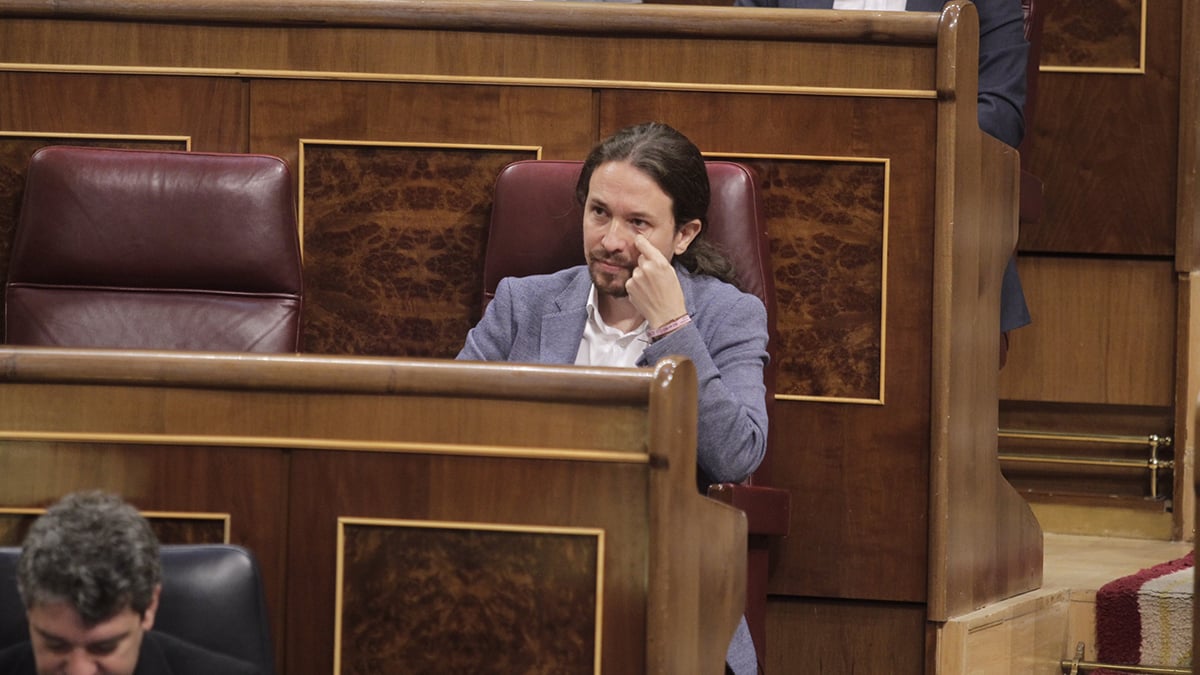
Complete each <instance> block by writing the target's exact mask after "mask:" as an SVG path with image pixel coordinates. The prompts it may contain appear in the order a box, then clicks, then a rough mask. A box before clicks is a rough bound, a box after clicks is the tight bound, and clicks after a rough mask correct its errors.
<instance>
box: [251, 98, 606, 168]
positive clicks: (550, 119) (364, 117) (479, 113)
mask: <svg viewBox="0 0 1200 675" xmlns="http://www.w3.org/2000/svg"><path fill="white" fill-rule="evenodd" d="M250 87H251V104H252V107H253V109H254V115H253V118H252V119H251V132H250V149H251V150H252V151H254V152H267V153H270V154H274V155H279V156H280V157H283V158H285V159H287V160H288V162H289V163H290V164H291V165H292V166H297V159H298V157H297V154H298V152H299V146H298V140H299V139H321V140H345V141H372V142H396V143H462V144H466V145H471V146H489V145H491V146H496V145H516V146H531V147H536V148H541V150H542V158H543V159H555V158H557V159H579V158H580V157H583V156H584V155H586V154H587V152H588V150H590V149H591V147H592V145H593V144H594V143H595V142H596V140H597V138H596V130H595V125H596V122H595V114H594V112H593V104H592V94H591V92H590V90H588V89H562V88H554V87H517V86H484V85H475V86H467V85H447V84H411V83H383V82H375V83H368V82H351V81H340V82H339V81H333V82H328V81H323V82H307V81H286V80H255V81H254V82H252V83H251V85H250ZM435 101H436V102H437V103H436V105H435V104H434V103H433V102H435Z"/></svg>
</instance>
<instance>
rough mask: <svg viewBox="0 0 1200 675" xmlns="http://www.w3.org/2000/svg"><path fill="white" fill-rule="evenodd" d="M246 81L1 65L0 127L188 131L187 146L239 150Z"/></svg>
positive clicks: (244, 132) (245, 126)
mask: <svg viewBox="0 0 1200 675" xmlns="http://www.w3.org/2000/svg"><path fill="white" fill-rule="evenodd" d="M246 88H247V84H246V82H245V81H243V80H239V79H234V78H222V77H166V76H159V77H153V76H150V77H148V76H146V75H137V74H130V75H90V74H77V75H76V74H56V73H12V72H0V91H4V92H6V95H5V96H2V97H0V131H6V132H7V131H41V132H55V133H65V134H85V133H86V134H102V133H103V134H138V135H170V136H187V137H189V138H191V140H192V148H191V149H192V150H200V151H205V152H246V150H247V146H246V139H247V137H248V134H249V114H250V111H249V108H247V97H246ZM8 92H20V95H19V96H18V95H7V93H8Z"/></svg>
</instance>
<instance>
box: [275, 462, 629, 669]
mask: <svg viewBox="0 0 1200 675" xmlns="http://www.w3.org/2000/svg"><path fill="white" fill-rule="evenodd" d="M292 468H293V471H292V477H291V481H290V482H291V489H292V494H293V502H292V505H291V507H290V520H291V523H292V526H291V527H292V532H293V533H294V536H293V537H292V544H291V555H290V558H289V565H290V567H289V573H290V574H291V575H292V577H293V578H299V579H303V578H308V579H323V580H332V579H334V578H335V574H334V571H335V570H334V563H335V561H336V536H335V535H336V533H337V518H339V517H355V516H363V515H366V514H369V515H370V516H372V517H376V518H393V519H404V518H409V519H420V520H433V521H447V522H457V523H468V524H469V523H481V522H486V523H491V524H502V525H513V526H522V527H530V526H542V527H546V526H563V525H568V524H574V525H576V526H579V525H584V524H590V525H591V526H594V527H597V528H602V529H604V530H605V547H606V549H608V550H609V551H610V553H606V563H605V570H604V576H605V579H606V583H605V588H604V596H603V624H602V630H603V635H604V644H605V645H615V646H617V647H618V648H610V649H606V650H605V651H604V652H603V654H602V655H601V656H602V662H603V664H604V672H606V673H627V672H628V673H634V672H642V670H643V665H642V663H643V659H644V656H645V655H644V654H642V653H632V652H628V651H625V652H623V651H621V650H620V649H619V646H620V645H621V644H625V645H629V644H636V642H637V641H641V640H642V639H643V638H642V636H643V635H644V633H645V630H646V624H645V621H646V618H645V607H644V605H643V604H640V603H642V602H644V596H642V599H641V600H639V596H641V594H642V591H640V590H639V589H637V588H634V587H629V586H627V585H626V584H628V583H630V580H631V579H644V573H645V571H644V570H636V569H629V568H626V567H624V565H628V564H629V563H630V562H631V561H632V560H633V559H634V558H636V557H637V556H634V557H633V558H630V557H626V555H625V554H626V553H630V552H632V551H636V550H638V549H639V548H642V549H643V550H644V546H645V542H644V541H638V539H637V532H636V531H635V529H631V528H636V523H638V522H641V521H643V520H644V519H643V517H642V516H641V515H639V513H640V512H644V509H645V508H647V505H646V503H645V501H644V498H639V497H637V496H636V495H637V494H638V486H639V485H640V486H642V487H641V490H642V494H643V495H644V494H645V493H644V490H645V487H644V486H645V483H644V479H640V478H638V470H637V469H636V468H635V467H629V466H613V467H612V471H611V476H610V477H609V478H606V479H604V480H586V479H585V476H586V475H589V473H588V472H589V471H591V469H589V468H587V466H586V465H582V464H580V463H577V462H576V463H554V462H538V461H534V460H508V461H506V460H492V461H482V460H478V459H477V458H476V459H474V460H456V459H452V458H451V459H446V458H437V457H423V456H420V455H398V454H390V455H381V454H377V453H365V454H360V453H310V452H299V453H296V454H295V455H294V457H293V460H292ZM331 477H334V480H332V481H331ZM515 481H517V482H521V483H525V482H526V481H528V484H536V485H540V486H542V488H541V489H539V490H538V491H537V492H536V493H520V494H517V493H513V492H511V491H508V490H504V489H502V487H501V486H503V485H506V484H513V483H514V482H515ZM485 511H486V515H484V513H485ZM612 551H623V552H624V553H620V554H619V555H618V556H616V557H614V555H613V553H611V552H612ZM620 561H624V562H620ZM512 583H520V581H519V579H517V580H513V581H512ZM321 587H322V588H323V589H326V591H329V592H331V591H332V584H329V583H322V584H321ZM576 610H577V611H578V612H580V613H582V614H583V615H584V616H580V617H576V618H577V619H578V620H584V619H586V618H587V617H586V615H587V614H588V612H589V611H592V610H589V609H588V608H587V607H577V608H576ZM288 611H289V612H290V613H291V614H292V616H304V617H309V619H308V620H307V621H304V622H301V623H299V624H294V625H292V626H290V628H291V630H290V632H289V635H288V646H287V650H288V654H289V659H291V660H290V661H289V665H292V664H297V663H300V662H308V661H309V660H312V659H314V658H315V659H316V661H315V663H316V664H320V665H319V666H318V668H317V672H328V669H329V668H330V667H332V665H333V651H332V642H331V641H330V636H333V634H334V617H335V614H334V612H335V604H334V598H333V596H332V595H331V594H327V593H325V592H322V593H314V592H313V589H312V587H311V586H308V585H305V584H293V585H292V587H291V592H290V594H289V598H288ZM446 616H447V617H450V616H454V614H453V613H451V614H449V615H446ZM519 620H520V621H535V620H536V619H535V618H534V617H521V618H520V619H519ZM389 625H394V624H389ZM455 625H457V624H455ZM530 630H534V628H530ZM501 632H503V631H501ZM343 639H345V638H343ZM463 639H465V638H463ZM496 639H500V638H499V634H498V635H497V638H496ZM630 641H634V642H630ZM460 648H462V649H468V650H469V649H474V648H476V646H472V645H468V644H464V645H462V646H461V647H460ZM435 655H436V654H435ZM441 663H442V664H443V665H445V663H447V662H446V661H443V662H441ZM417 670H420V669H417ZM417 670H414V671H413V672H417ZM467 670H471V669H467ZM516 670H518V671H520V672H526V671H525V669H523V668H517V669H516ZM376 672H378V671H376ZM471 672H480V671H474V670H471ZM481 672H504V671H503V670H501V671H494V670H491V669H485V670H484V671H481ZM509 672H512V671H509ZM531 672H541V671H537V670H534V671H531ZM570 672H576V671H570ZM589 672H590V671H589Z"/></svg>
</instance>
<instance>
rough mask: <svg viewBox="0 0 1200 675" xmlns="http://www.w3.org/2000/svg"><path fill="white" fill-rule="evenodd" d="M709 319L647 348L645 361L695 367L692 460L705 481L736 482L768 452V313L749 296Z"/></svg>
mask: <svg viewBox="0 0 1200 675" xmlns="http://www.w3.org/2000/svg"><path fill="white" fill-rule="evenodd" d="M708 311H710V312H718V311H719V317H714V318H713V320H710V321H704V322H701V321H698V320H695V319H694V320H693V323H692V324H689V325H687V326H685V327H683V328H681V329H679V330H677V331H675V332H674V333H671V334H670V335H667V336H666V337H664V338H662V339H661V340H658V341H657V342H654V343H652V344H650V345H649V346H647V347H646V352H645V357H646V359H647V361H649V362H650V363H654V362H655V361H657V360H658V359H660V358H663V357H665V356H669V355H671V354H679V355H681V356H686V357H687V358H689V359H691V361H692V362H693V363H694V364H695V366H696V376H697V380H698V394H699V396H698V398H699V404H700V406H699V408H700V409H699V427H698V429H697V445H698V447H697V449H696V450H697V459H698V462H699V466H700V470H701V471H702V472H703V473H704V474H705V477H706V478H707V479H709V480H711V481H716V482H739V481H742V480H744V479H745V478H746V477H747V476H749V475H750V474H751V473H752V472H753V471H754V470H755V469H757V468H758V465H759V464H760V463H761V462H762V460H763V455H764V454H765V453H766V449H767V407H766V385H765V384H763V369H764V367H765V366H766V363H767V358H768V357H767V310H766V309H765V308H764V307H763V304H762V301H760V300H759V299H758V298H756V297H754V296H753V295H748V294H740V293H739V294H738V299H737V300H736V301H735V302H734V303H732V304H731V305H728V306H726V307H721V308H719V310H717V309H710V310H708Z"/></svg>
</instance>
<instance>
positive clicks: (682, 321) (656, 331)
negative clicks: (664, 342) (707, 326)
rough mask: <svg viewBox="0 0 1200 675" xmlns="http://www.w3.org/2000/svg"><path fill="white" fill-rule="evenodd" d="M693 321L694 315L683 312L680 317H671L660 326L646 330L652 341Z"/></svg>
mask: <svg viewBox="0 0 1200 675" xmlns="http://www.w3.org/2000/svg"><path fill="white" fill-rule="evenodd" d="M691 322H692V317H691V316H690V315H688V314H683V315H681V316H679V317H676V318H674V319H671V320H670V321H668V322H666V323H664V324H663V325H661V326H659V327H658V328H650V329H648V330H647V331H646V337H648V338H650V341H651V342H654V341H656V340H659V339H661V338H664V337H666V336H668V335H670V334H671V333H674V332H675V331H677V330H679V329H680V328H683V327H684V326H686V325H688V324H689V323H691Z"/></svg>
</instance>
